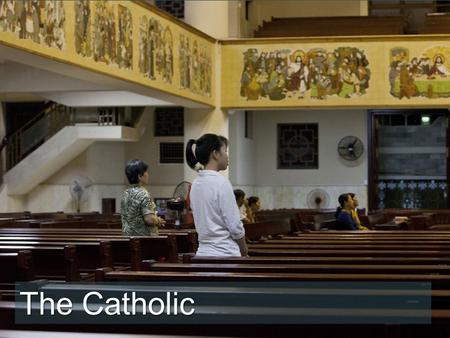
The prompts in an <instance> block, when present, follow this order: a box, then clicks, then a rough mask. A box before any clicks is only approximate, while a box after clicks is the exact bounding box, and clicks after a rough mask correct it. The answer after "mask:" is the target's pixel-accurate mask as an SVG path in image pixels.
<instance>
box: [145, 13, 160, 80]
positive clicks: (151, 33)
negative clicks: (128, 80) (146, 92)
mask: <svg viewBox="0 0 450 338" xmlns="http://www.w3.org/2000/svg"><path fill="white" fill-rule="evenodd" d="M157 24H158V22H157V21H155V19H153V18H151V19H150V20H149V23H148V42H147V55H148V72H147V77H148V78H150V79H151V80H154V79H155V49H156V36H157V27H158V25H157Z"/></svg>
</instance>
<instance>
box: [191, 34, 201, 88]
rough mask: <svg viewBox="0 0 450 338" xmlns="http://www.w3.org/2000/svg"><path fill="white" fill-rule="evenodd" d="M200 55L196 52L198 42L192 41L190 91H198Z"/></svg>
mask: <svg viewBox="0 0 450 338" xmlns="http://www.w3.org/2000/svg"><path fill="white" fill-rule="evenodd" d="M199 78H200V56H199V52H198V43H197V41H194V43H193V47H192V72H191V89H192V92H194V93H198V92H199V88H200V84H199Z"/></svg>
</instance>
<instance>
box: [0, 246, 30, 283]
mask: <svg viewBox="0 0 450 338" xmlns="http://www.w3.org/2000/svg"><path fill="white" fill-rule="evenodd" d="M32 264H33V263H32V254H31V251H29V250H21V251H18V252H11V253H0V267H1V269H2V273H1V274H0V283H1V284H4V283H14V282H16V281H30V280H32V279H33V277H34V276H33V270H32Z"/></svg>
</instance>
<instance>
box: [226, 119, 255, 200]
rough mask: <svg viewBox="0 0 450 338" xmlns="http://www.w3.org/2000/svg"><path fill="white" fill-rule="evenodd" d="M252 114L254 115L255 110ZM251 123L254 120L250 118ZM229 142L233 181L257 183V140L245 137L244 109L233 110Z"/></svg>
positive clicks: (246, 183) (236, 182) (247, 184)
mask: <svg viewBox="0 0 450 338" xmlns="http://www.w3.org/2000/svg"><path fill="white" fill-rule="evenodd" d="M250 115H251V116H254V112H252V113H250ZM249 123H250V124H254V121H253V120H250V121H249ZM229 142H230V144H229V155H230V180H231V183H232V184H233V185H239V186H252V185H256V175H255V172H256V167H257V163H256V154H255V141H254V140H253V138H246V137H245V112H244V111H236V112H232V115H230V139H229ZM247 194H249V193H248V192H247Z"/></svg>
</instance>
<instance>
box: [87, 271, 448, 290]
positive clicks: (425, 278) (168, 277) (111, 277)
mask: <svg viewBox="0 0 450 338" xmlns="http://www.w3.org/2000/svg"><path fill="white" fill-rule="evenodd" d="M271 280H272V281H298V282H300V281H305V282H306V281H325V282H350V281H352V282H363V281H365V282H394V281H395V282H429V283H432V284H433V286H434V287H438V288H440V289H448V288H449V287H450V275H432V274H362V273H361V274H340V273H335V274H333V273H269V272H267V273H240V272H229V273H223V272H164V271H156V272H153V271H111V270H110V269H108V268H105V269H97V272H96V281H98V282H104V281H110V282H112V281H115V282H119V281H120V282H124V281H129V282H139V281H140V282H144V281H145V282H150V281H271Z"/></svg>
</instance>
